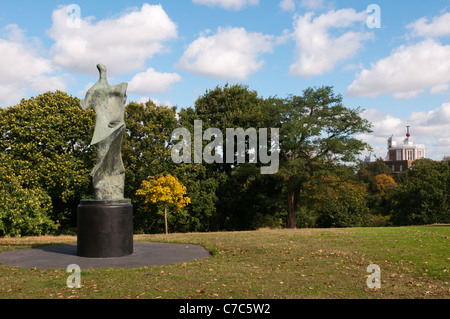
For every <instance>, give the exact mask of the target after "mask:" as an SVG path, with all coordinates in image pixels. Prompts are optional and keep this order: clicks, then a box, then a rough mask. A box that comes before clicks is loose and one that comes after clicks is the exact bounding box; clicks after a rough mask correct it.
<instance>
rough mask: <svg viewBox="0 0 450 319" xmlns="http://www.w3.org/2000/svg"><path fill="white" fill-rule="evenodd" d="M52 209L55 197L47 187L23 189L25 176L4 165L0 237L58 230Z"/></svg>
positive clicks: (0, 181) (0, 177)
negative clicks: (45, 188) (16, 174)
mask: <svg viewBox="0 0 450 319" xmlns="http://www.w3.org/2000/svg"><path fill="white" fill-rule="evenodd" d="M51 210H52V202H51V198H50V196H48V195H47V193H46V192H45V191H44V190H42V189H41V188H37V187H35V188H30V189H27V188H23V187H22V181H21V176H15V175H14V174H13V173H12V172H11V170H8V169H7V168H5V167H0V236H11V237H20V236H37V235H43V234H47V233H49V232H51V231H53V230H55V229H56V228H57V225H56V224H55V223H53V222H52V220H51V219H50V218H49V213H50V212H51Z"/></svg>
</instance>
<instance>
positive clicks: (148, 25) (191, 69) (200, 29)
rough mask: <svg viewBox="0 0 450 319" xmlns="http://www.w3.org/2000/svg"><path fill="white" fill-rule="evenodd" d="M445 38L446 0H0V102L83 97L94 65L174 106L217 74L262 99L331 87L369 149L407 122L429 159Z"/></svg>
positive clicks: (447, 106) (440, 142)
mask: <svg viewBox="0 0 450 319" xmlns="http://www.w3.org/2000/svg"><path fill="white" fill-rule="evenodd" d="M371 4H376V5H377V6H378V8H379V17H380V20H379V26H380V28H376V27H375V28H370V25H368V23H367V21H368V20H367V19H368V18H369V15H373V16H378V15H377V12H374V11H371V12H369V13H368V12H367V8H368V6H369V5H371ZM69 5H75V6H72V8H74V9H76V10H73V11H70V13H68V10H67V8H68V6H69ZM78 9H79V11H77V10H78ZM78 13H79V14H78ZM371 21H372V20H371ZM449 40H450V1H418V0H412V1H384V0H383V1H376V0H371V1H362V0H354V1H351V0H345V1H344V0H342V1H339V0H335V1H325V0H322V1H320V0H315V1H312V0H270V1H269V0H161V1H133V0H129V1H103V0H96V1H75V2H62V1H53V0H46V1H25V0H18V1H5V0H0V106H2V107H6V106H10V105H14V104H17V103H18V102H19V101H20V99H21V98H29V97H31V96H36V95H38V94H40V93H43V92H46V91H54V90H56V89H61V90H64V91H66V92H68V93H69V94H71V95H73V96H78V97H80V98H83V97H84V94H85V93H86V91H87V89H88V88H89V87H90V86H91V85H92V84H94V83H95V82H96V81H97V79H98V72H97V69H96V67H95V66H96V64H97V63H103V64H105V65H106V66H107V68H108V80H109V82H110V84H117V83H120V82H128V83H129V89H128V101H145V100H148V99H149V98H151V99H153V100H154V101H156V102H157V103H158V104H165V105H176V106H178V107H179V108H183V107H189V106H194V103H195V100H196V99H197V98H198V97H199V96H200V95H202V94H204V93H205V92H206V90H208V89H213V88H214V87H216V86H217V85H220V86H222V85H224V84H225V83H227V82H228V83H242V84H245V85H248V86H249V88H250V89H252V90H256V91H257V92H258V93H259V95H261V96H264V97H269V96H275V95H277V96H279V97H285V96H287V95H288V94H294V95H300V94H302V91H303V90H304V89H305V88H307V87H310V86H322V85H330V86H333V87H334V90H335V92H336V93H340V94H342V95H343V97H344V104H345V105H346V106H347V107H352V108H353V107H361V108H362V109H365V110H366V111H365V112H364V113H363V116H364V117H366V118H367V119H369V120H370V121H371V122H373V124H374V132H373V133H372V134H366V135H361V136H359V137H360V138H362V139H364V140H365V141H367V142H369V143H370V144H371V145H372V147H373V149H374V153H375V154H376V156H378V157H384V156H385V155H386V140H387V138H388V137H390V136H391V135H392V134H394V137H395V138H397V139H398V140H399V141H401V140H402V139H403V138H404V136H405V133H406V129H405V126H406V125H410V126H411V133H412V138H413V140H414V141H415V142H417V143H421V144H425V145H426V147H427V154H426V155H427V157H429V158H433V159H438V160H439V159H442V157H443V156H445V155H447V156H448V155H450V124H449V123H450V101H449V92H450V91H449V85H450V43H449V42H450V41H449Z"/></svg>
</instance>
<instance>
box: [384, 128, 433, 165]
mask: <svg viewBox="0 0 450 319" xmlns="http://www.w3.org/2000/svg"><path fill="white" fill-rule="evenodd" d="M406 128H407V131H406V138H405V139H404V140H403V143H397V141H395V140H394V139H393V136H391V137H390V138H389V139H388V140H387V142H388V153H387V156H386V158H385V160H384V161H385V163H386V165H387V166H389V168H390V169H392V173H400V172H402V171H405V170H407V169H409V168H410V167H411V164H412V162H413V161H415V160H417V159H422V158H425V146H424V145H423V144H414V142H413V141H412V140H411V134H410V132H409V128H410V127H409V126H407V127H406Z"/></svg>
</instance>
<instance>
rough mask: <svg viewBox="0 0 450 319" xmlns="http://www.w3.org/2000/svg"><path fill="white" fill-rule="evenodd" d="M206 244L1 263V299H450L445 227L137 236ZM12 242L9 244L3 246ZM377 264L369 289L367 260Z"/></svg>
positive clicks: (22, 243)
mask: <svg viewBox="0 0 450 319" xmlns="http://www.w3.org/2000/svg"><path fill="white" fill-rule="evenodd" d="M135 240H136V241H138V240H143V241H158V242H182V243H190V244H199V245H203V246H204V247H205V248H206V249H208V250H209V251H211V252H212V253H213V255H212V256H211V257H209V258H205V259H200V260H194V261H190V262H185V263H179V264H174V265H170V266H149V267H142V268H135V269H112V268H111V269H82V273H81V283H82V287H81V288H80V289H75V288H73V289H70V288H68V287H67V285H66V280H67V277H68V275H69V274H67V273H66V270H65V269H57V270H40V269H32V270H30V269H24V268H20V267H7V266H0V298H165V299H166V298H167V299H168V298H220V299H226V298H256V299H260V298H264V299H274V298H281V299H288V298H289V299H308V298H447V299H449V298H450V285H449V279H450V278H449V265H450V226H421V227H398V228H346V229H297V230H288V229H279V230H270V229H263V230H258V231H248V232H215V233H189V234H169V235H165V234H158V235H136V236H135ZM62 242H76V237H71V236H63V237H29V238H19V239H12V238H2V239H0V249H1V250H4V249H10V248H18V247H20V248H26V247H31V246H33V245H42V244H50V243H62ZM8 245H9V246H8ZM370 264H377V265H379V266H380V267H381V289H369V288H368V287H367V284H366V280H367V277H368V276H369V273H368V272H367V267H368V266H369V265H370Z"/></svg>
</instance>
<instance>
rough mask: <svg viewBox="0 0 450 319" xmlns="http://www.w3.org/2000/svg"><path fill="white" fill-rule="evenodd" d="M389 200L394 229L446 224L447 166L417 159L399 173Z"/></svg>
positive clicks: (449, 216)
mask: <svg viewBox="0 0 450 319" xmlns="http://www.w3.org/2000/svg"><path fill="white" fill-rule="evenodd" d="M402 175H403V176H402V178H401V180H402V181H401V182H400V183H399V184H397V186H396V188H395V191H394V192H393V194H392V195H391V198H392V218H393V221H394V223H395V224H396V225H420V224H433V223H449V222H450V162H449V161H440V162H439V161H433V160H430V159H421V160H417V161H415V162H414V163H413V165H412V167H411V170H409V171H406V172H404V173H402Z"/></svg>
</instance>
